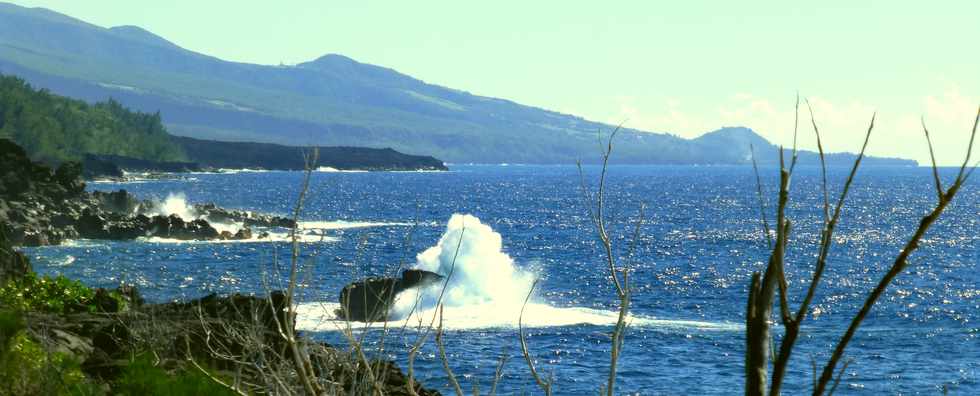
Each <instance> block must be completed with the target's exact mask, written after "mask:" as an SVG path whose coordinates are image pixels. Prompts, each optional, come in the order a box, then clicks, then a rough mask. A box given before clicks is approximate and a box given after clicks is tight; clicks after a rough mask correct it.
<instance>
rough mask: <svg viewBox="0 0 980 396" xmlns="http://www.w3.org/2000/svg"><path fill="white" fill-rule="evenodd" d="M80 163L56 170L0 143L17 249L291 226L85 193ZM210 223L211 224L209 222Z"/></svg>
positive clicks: (220, 236) (1, 217)
mask: <svg viewBox="0 0 980 396" xmlns="http://www.w3.org/2000/svg"><path fill="white" fill-rule="evenodd" d="M82 174H83V169H82V165H81V164H79V163H77V162H65V163H63V164H61V165H59V166H58V167H57V168H54V169H52V168H51V167H49V166H47V165H44V164H41V163H36V162H33V161H31V160H30V158H29V157H28V156H27V153H26V152H25V151H24V150H23V149H22V148H21V147H20V146H18V145H17V144H15V143H13V142H11V141H10V140H7V139H0V222H3V223H4V224H6V225H7V229H8V230H9V235H8V238H9V241H10V243H11V244H13V245H15V246H17V245H21V246H44V245H59V244H61V243H63V242H64V241H67V240H71V239H77V238H83V239H104V240H129V239H135V238H140V237H159V238H169V239H179V240H204V241H206V240H243V239H252V238H253V237H259V238H261V237H263V236H264V235H262V234H259V235H253V233H252V230H251V227H253V226H258V227H287V228H290V227H293V226H294V225H295V223H294V222H293V220H292V219H287V218H283V217H277V216H270V215H263V214H255V213H252V212H246V211H236V210H228V209H223V208H220V207H217V206H215V205H213V204H205V205H195V206H194V210H195V211H196V212H197V213H198V214H199V217H198V218H197V219H182V218H181V217H180V216H177V215H169V216H166V215H162V214H158V213H156V212H155V211H154V207H155V204H154V203H153V202H150V201H145V200H144V201H141V200H139V199H137V198H136V197H134V196H133V195H132V194H130V193H128V192H126V191H125V190H119V191H115V192H101V191H95V192H87V191H85V183H84V182H83V181H82ZM209 220H210V222H209ZM211 222H221V223H225V222H235V223H240V224H242V225H243V226H242V228H241V229H239V230H237V232H235V233H232V232H229V231H223V232H222V231H219V230H218V229H217V228H215V227H214V226H213V225H212V224H211Z"/></svg>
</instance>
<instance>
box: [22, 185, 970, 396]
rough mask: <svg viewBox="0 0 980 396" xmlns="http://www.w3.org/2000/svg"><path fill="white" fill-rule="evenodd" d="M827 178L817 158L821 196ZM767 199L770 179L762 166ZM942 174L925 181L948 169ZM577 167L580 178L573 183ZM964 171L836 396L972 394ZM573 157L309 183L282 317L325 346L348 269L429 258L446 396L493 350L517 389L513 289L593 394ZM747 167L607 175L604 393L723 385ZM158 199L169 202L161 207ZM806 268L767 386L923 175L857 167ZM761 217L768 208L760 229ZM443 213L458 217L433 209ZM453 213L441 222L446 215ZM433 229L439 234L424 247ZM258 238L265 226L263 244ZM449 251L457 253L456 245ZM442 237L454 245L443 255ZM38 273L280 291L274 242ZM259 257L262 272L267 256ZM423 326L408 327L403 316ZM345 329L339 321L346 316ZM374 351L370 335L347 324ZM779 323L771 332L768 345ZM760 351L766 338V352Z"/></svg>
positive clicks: (221, 196)
mask: <svg viewBox="0 0 980 396" xmlns="http://www.w3.org/2000/svg"><path fill="white" fill-rule="evenodd" d="M847 170H848V169H843V168H831V169H830V175H829V179H830V184H831V194H835V193H836V192H837V191H839V188H840V186H841V185H842V184H843V179H844V177H845V176H846V172H847ZM761 172H762V176H763V181H764V184H765V190H766V198H767V199H768V200H769V202H770V204H772V203H774V199H775V192H776V191H775V184H776V182H777V177H778V175H777V169H774V168H763V169H761ZM953 173H954V172H953V170H952V169H945V170H944V171H943V174H944V175H945V176H947V179H949V178H951V177H952V174H953ZM597 175H598V169H597V168H595V167H586V168H585V181H586V184H587V185H589V186H592V187H594V183H595V180H596V177H597ZM301 177H302V175H301V173H298V172H261V173H259V172H241V173H233V174H193V175H188V176H186V179H183V180H162V181H144V182H134V183H122V184H114V183H95V184H90V185H89V188H90V189H98V190H115V189H119V188H124V189H127V190H129V191H132V192H134V193H136V194H137V195H138V196H140V197H144V198H156V199H159V200H161V201H168V202H167V203H166V204H164V205H162V207H169V208H170V209H173V211H179V208H176V209H174V207H175V206H180V205H181V203H182V202H190V203H204V202H214V203H216V204H218V205H221V206H224V207H229V208H237V209H246V210H254V211H258V212H266V213H276V214H287V213H289V212H290V211H291V209H292V207H293V205H294V203H295V199H296V197H297V193H298V189H299V186H300V181H301ZM819 180H820V174H819V169H817V168H806V167H803V168H799V169H797V174H796V175H795V176H794V179H793V185H792V187H793V194H792V202H791V207H790V211H789V214H790V216H791V219H792V220H793V221H794V223H793V233H792V236H791V238H790V247H791V249H790V251H789V254H788V261H787V262H788V264H787V271H788V276H789V284H790V294H791V297H792V301H793V305H794V306H795V305H797V304H798V302H799V301H800V300H801V299H802V296H803V293H804V290H805V289H804V288H805V286H806V284H807V283H808V279H809V278H810V274H811V272H812V269H813V265H814V261H815V256H816V254H817V251H816V246H815V244H816V242H817V240H818V238H819V232H820V226H821V210H822V208H821V205H822V202H823V201H822V196H821V194H820V188H819V184H818V181H819ZM978 183H980V179H975V180H972V181H971V182H970V183H969V184H968V185H967V186H966V188H964V189H963V190H962V192H961V193H960V195H959V196H958V197H957V198H956V200H955V201H954V202H953V204H952V205H951V206H950V207H949V209H948V210H947V212H946V213H945V214H944V216H943V217H942V218H941V220H940V221H939V222H938V223H937V224H936V225H935V226H934V227H933V228H932V230H930V232H929V233H928V234H927V237H926V240H925V241H923V243H922V246H921V248H920V249H919V250H917V251H916V252H915V253H914V254H913V255H912V257H911V265H910V267H909V268H908V269H907V270H906V271H905V272H904V273H903V274H902V275H901V276H900V277H899V278H898V279H897V280H896V282H895V283H894V284H893V285H892V286H890V287H889V289H888V291H887V293H886V294H885V295H884V296H883V298H882V299H881V300H880V302H879V304H878V305H877V306H876V307H875V309H874V311H873V312H872V313H871V315H870V317H869V318H868V320H867V321H866V322H865V323H864V325H863V326H862V327H861V329H860V331H859V332H858V334H857V336H856V337H855V339H854V340H853V342H852V343H851V346H850V347H849V348H848V349H847V352H846V356H845V359H852V360H853V361H852V363H850V365H849V366H848V368H847V370H846V372H845V373H844V375H843V380H842V383H841V386H840V389H839V390H838V393H839V394H867V395H872V394H874V395H877V394H941V392H942V389H943V387H944V386H945V387H948V389H949V391H950V393H951V394H965V395H975V394H980V264H978V263H980V188H978ZM581 184H582V179H581V178H580V177H579V174H578V171H577V169H576V168H575V167H574V166H497V165H494V166H489V165H456V166H451V171H450V172H443V173H416V172H404V173H398V172H390V173H388V172H385V173H340V172H318V173H315V174H314V175H313V179H312V185H311V189H310V194H309V200H308V202H307V205H306V209H305V210H304V211H303V214H302V220H304V221H305V222H306V223H304V226H305V227H306V228H307V230H306V231H305V232H304V240H305V241H306V242H305V243H303V245H302V247H303V253H302V254H303V260H302V262H303V263H304V271H303V273H302V275H301V279H302V282H303V289H304V290H303V293H302V299H301V300H302V302H303V304H302V305H301V306H300V308H301V311H300V312H301V317H300V327H301V328H302V329H304V330H305V331H306V332H307V333H308V334H311V335H312V336H314V337H318V338H320V339H322V340H325V341H327V342H330V343H332V344H335V345H338V346H346V341H345V338H344V337H343V336H342V335H341V331H340V330H338V329H339V328H341V327H342V325H341V324H340V322H337V321H334V320H332V311H333V309H335V308H336V307H337V303H336V302H337V296H338V294H339V291H340V289H341V288H342V287H343V286H344V285H345V284H347V283H348V282H350V281H352V280H354V279H358V278H362V277H365V276H369V275H385V274H396V273H397V272H398V270H399V269H403V268H411V267H416V266H418V267H421V268H427V269H433V270H439V269H440V268H444V265H445V264H446V259H447V257H449V258H451V257H453V256H456V264H455V265H456V267H455V268H456V269H457V270H458V272H457V274H458V277H457V275H454V282H453V285H452V289H451V290H448V291H447V296H446V298H447V309H446V311H445V319H444V321H445V328H446V335H445V341H446V348H447V352H448V355H449V360H450V361H451V366H452V368H453V370H454V372H455V373H456V375H457V377H459V378H460V381H461V382H462V386H463V388H464V389H472V388H473V386H474V384H477V385H478V386H479V387H480V389H481V390H482V391H483V393H486V391H488V390H489V386H490V383H491V382H492V379H493V373H494V371H495V369H496V367H497V364H498V361H499V359H500V357H501V356H508V357H510V359H509V360H507V361H506V363H505V364H504V366H503V370H504V377H503V380H502V382H501V384H500V387H499V388H498V393H500V394H522V393H529V394H538V393H539V390H538V389H537V388H536V387H535V386H534V383H533V380H532V379H531V377H530V375H529V374H528V370H527V366H526V364H525V362H524V360H523V358H521V357H520V356H521V355H520V344H519V341H518V337H517V328H516V326H515V323H516V320H517V316H518V315H519V310H520V305H521V303H522V302H523V299H524V293H526V292H527V287H528V285H529V283H530V280H531V279H532V278H538V279H540V281H539V283H538V286H537V289H536V290H535V293H534V295H533V297H532V299H531V304H529V306H528V311H527V312H526V313H525V318H524V321H525V323H527V326H528V329H527V330H528V334H529V338H528V341H529V346H530V349H531V353H532V354H533V355H534V357H535V360H536V361H537V364H538V368H539V370H541V372H542V373H544V374H549V373H552V374H553V376H554V381H555V393H556V394H562V395H565V394H569V395H577V394H596V393H597V391H598V390H599V388H600V387H601V386H602V384H604V383H605V375H606V374H605V373H606V370H607V367H608V362H609V354H608V350H609V336H608V335H609V332H610V330H611V324H612V323H613V322H614V321H615V313H614V310H615V309H616V308H617V305H616V304H617V300H616V298H615V292H614V290H613V287H612V285H611V283H610V282H609V277H608V271H607V269H606V267H605V266H604V261H603V253H602V251H601V250H600V249H599V244H598V243H597V239H596V237H595V233H594V230H593V227H592V223H591V221H590V220H589V216H588V207H587V206H586V204H585V203H584V201H583V194H582V189H581ZM755 191H756V187H755V177H754V175H753V173H752V169H751V167H687V166H684V167H679V166H614V167H612V168H611V169H610V173H609V177H608V195H607V199H608V202H607V213H608V215H609V219H610V222H611V224H612V234H613V235H614V243H615V249H616V252H617V254H618V255H620V256H624V255H625V254H626V251H627V248H628V246H629V245H630V243H631V241H632V239H633V238H632V234H633V232H632V228H630V227H631V226H632V225H633V224H635V222H636V221H637V220H639V219H640V218H639V216H638V215H639V214H638V208H639V205H640V204H644V205H645V207H646V209H645V214H644V216H643V218H642V220H643V222H642V226H641V228H640V232H639V234H638V239H637V241H636V247H635V251H634V255H633V261H632V271H633V272H632V275H633V278H632V279H633V283H632V287H633V290H634V303H633V311H632V314H633V317H632V319H631V324H630V328H629V332H628V335H627V336H626V339H625V352H624V356H623V358H622V360H621V362H620V371H619V372H620V375H619V382H618V390H619V391H620V392H622V393H624V394H625V393H630V394H637V393H638V394H739V393H742V385H743V351H744V338H743V326H742V323H743V321H744V316H745V313H744V311H745V306H746V289H747V287H748V283H749V279H750V276H751V274H752V272H753V271H761V270H762V269H763V265H764V262H765V261H766V259H767V257H768V253H769V252H768V250H767V248H766V242H765V239H764V237H763V236H762V233H761V231H760V228H761V225H760V220H759V203H758V197H757V195H756V192H755ZM168 197H170V200H167V198H168ZM847 202H848V204H847V206H846V209H845V210H844V212H843V216H842V219H841V222H840V225H839V227H838V231H837V233H836V237H835V244H834V246H833V248H832V251H831V254H830V259H829V264H828V267H827V273H826V275H825V279H824V281H823V283H822V284H821V286H820V288H819V290H818V292H817V296H816V299H815V303H814V305H813V307H812V311H811V314H812V315H811V316H809V317H808V318H807V321H806V322H805V324H804V326H803V334H802V336H801V338H800V340H799V342H798V347H797V349H796V350H795V353H794V355H793V360H792V362H791V364H790V370H789V373H788V375H787V381H788V386H787V387H786V388H787V389H786V391H787V392H786V393H787V394H800V393H808V392H809V390H810V389H811V385H812V362H813V361H815V362H816V363H817V365H818V367H820V368H822V366H823V364H824V363H825V362H826V359H827V357H828V356H829V353H830V351H831V350H832V348H833V345H834V344H835V343H836V341H837V339H838V337H839V336H840V334H841V333H842V332H843V330H844V329H845V328H846V325H847V323H848V322H849V321H850V319H851V317H852V316H853V315H854V314H855V313H856V312H857V310H858V307H859V306H860V305H861V304H862V303H863V301H864V298H865V297H866V296H867V293H868V291H869V290H870V289H871V288H872V287H873V285H874V284H875V283H876V282H877V281H878V279H879V278H880V276H881V275H882V274H883V273H884V270H885V268H887V267H888V266H889V265H890V264H891V262H892V260H893V259H894V258H895V256H896V255H897V254H898V252H899V249H901V247H902V245H903V244H904V243H905V241H906V240H907V238H908V237H909V236H910V235H911V234H912V231H913V230H914V228H915V227H916V226H917V224H918V221H919V219H920V217H921V216H922V215H923V214H925V213H926V212H927V211H928V210H929V209H931V207H932V206H933V205H934V203H935V193H934V189H933V186H932V179H931V171H930V170H929V169H927V168H865V169H862V170H861V171H860V172H859V174H858V179H857V181H856V182H855V185H854V187H853V190H852V194H851V196H850V197H849V199H848V201H847ZM773 212H774V210H773V209H772V208H771V207H770V209H769V213H768V214H767V216H768V218H769V219H770V221H771V220H772V219H773V218H774V213H773ZM454 214H461V215H470V216H455V217H454V216H453V215H454ZM451 219H452V221H451ZM444 234H445V235H444ZM274 236H275V235H274ZM460 239H462V242H460ZM455 247H459V249H457V250H459V252H454V251H452V250H454V249H453V248H455ZM27 252H28V253H29V254H30V256H31V257H32V259H33V261H34V263H35V268H36V269H37V270H38V271H39V272H42V273H50V274H65V275H67V276H70V277H73V278H78V279H81V280H82V281H84V282H85V283H87V284H89V285H91V286H103V287H114V286H117V285H119V284H120V283H131V284H136V285H138V286H139V287H140V288H141V290H142V292H143V293H144V295H145V296H146V297H148V299H149V300H151V301H169V300H174V299H186V298H193V297H200V296H202V295H205V294H208V293H212V292H217V293H233V292H242V293H263V292H264V291H266V290H268V289H275V288H279V287H280V285H281V283H279V278H280V277H279V276H277V274H281V273H282V272H281V270H282V268H281V267H282V266H283V263H284V262H288V256H287V255H288V244H286V243H285V242H282V241H281V238H280V239H279V240H278V241H271V242H270V241H265V242H244V243H217V242H215V243H174V242H172V241H160V240H154V241H132V242H103V241H73V242H72V243H70V244H68V245H66V246H59V247H43V248H33V249H27ZM277 262H278V263H279V264H278V266H277V264H276V263H277ZM423 316H424V315H423ZM417 325H418V321H417V319H409V320H407V321H404V322H394V323H392V324H391V325H390V326H389V331H388V334H387V336H386V337H385V340H384V346H385V350H384V352H383V355H384V357H386V358H390V359H393V360H396V361H397V362H398V364H399V365H400V366H402V367H404V366H405V359H406V354H405V351H406V349H407V345H409V344H411V343H412V342H414V341H415V339H416V337H417V336H418V332H417V331H416V330H414V327H415V326H417ZM356 327H357V326H356ZM364 332H366V336H365V337H366V338H365V339H366V340H368V343H369V344H371V345H373V348H377V346H378V345H379V343H378V342H377V341H378V340H379V337H380V336H381V335H382V333H383V332H384V329H382V328H377V327H375V328H372V329H367V330H365V329H360V328H357V329H355V335H358V336H360V335H362V334H364ZM780 332H781V330H780V329H779V328H778V326H777V328H776V330H775V333H776V334H777V336H778V335H779V333H780ZM777 345H778V341H777ZM438 356H439V355H438V353H437V352H436V349H435V347H434V345H433V341H432V339H431V338H430V339H429V341H428V343H427V344H426V346H425V347H424V349H423V352H422V353H420V354H419V355H418V358H417V362H416V374H417V376H418V377H419V380H420V381H421V382H423V383H424V384H426V385H428V386H431V387H436V388H439V389H440V390H442V391H443V392H444V393H450V392H451V389H450V388H449V387H448V383H447V380H446V375H445V373H444V372H443V370H442V365H441V361H440V360H439V357H438Z"/></svg>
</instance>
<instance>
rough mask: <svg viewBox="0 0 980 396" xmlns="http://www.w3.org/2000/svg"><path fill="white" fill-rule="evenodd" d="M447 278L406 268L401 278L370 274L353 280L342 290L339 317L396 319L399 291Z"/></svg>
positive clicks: (359, 319) (354, 319)
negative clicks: (395, 306) (365, 277)
mask: <svg viewBox="0 0 980 396" xmlns="http://www.w3.org/2000/svg"><path fill="white" fill-rule="evenodd" d="M442 279H443V276H442V275H439V274H437V273H435V272H430V271H424V270H417V269H411V270H405V271H404V272H402V276H401V278H367V279H362V280H359V281H357V282H354V283H351V284H349V285H347V286H345V287H344V289H343V290H341V291H340V308H339V309H337V312H336V314H337V317H339V318H343V319H347V320H353V321H358V322H380V321H383V320H391V319H396V318H394V317H392V315H391V314H392V313H391V308H392V306H393V305H394V303H395V299H396V298H397V297H398V293H401V292H403V291H405V290H408V289H412V288H421V287H425V286H428V285H431V284H434V283H436V282H439V281H441V280H442Z"/></svg>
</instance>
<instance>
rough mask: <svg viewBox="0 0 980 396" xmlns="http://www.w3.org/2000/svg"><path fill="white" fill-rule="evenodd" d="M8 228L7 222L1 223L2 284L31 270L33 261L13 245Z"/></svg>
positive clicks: (0, 255) (0, 271) (0, 274)
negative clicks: (9, 238) (8, 237)
mask: <svg viewBox="0 0 980 396" xmlns="http://www.w3.org/2000/svg"><path fill="white" fill-rule="evenodd" d="M6 228H7V226H6V225H5V224H0V284H2V283H6V282H7V281H8V280H10V279H17V278H20V277H22V276H24V275H26V274H27V273H29V272H31V262H30V261H29V260H27V256H24V254H23V253H20V252H18V251H15V250H14V248H13V246H11V244H10V241H9V240H8V239H7V229H6Z"/></svg>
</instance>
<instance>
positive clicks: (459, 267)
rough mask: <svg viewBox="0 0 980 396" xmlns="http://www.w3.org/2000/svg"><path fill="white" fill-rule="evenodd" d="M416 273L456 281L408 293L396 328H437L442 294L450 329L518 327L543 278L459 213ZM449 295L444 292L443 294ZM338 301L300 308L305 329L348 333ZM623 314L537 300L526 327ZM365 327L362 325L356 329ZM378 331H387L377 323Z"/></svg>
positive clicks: (651, 322) (610, 319) (656, 322)
mask: <svg viewBox="0 0 980 396" xmlns="http://www.w3.org/2000/svg"><path fill="white" fill-rule="evenodd" d="M414 268H416V269H423V270H427V271H432V272H436V273H438V274H440V275H443V276H445V277H447V278H448V281H446V282H440V283H437V284H434V285H431V286H429V287H427V288H424V289H415V290H409V291H405V292H402V293H400V294H399V295H398V299H397V300H396V302H395V305H394V307H393V308H392V312H391V314H392V317H393V318H397V319H393V320H392V321H391V322H389V323H388V324H387V325H388V326H389V327H402V326H405V327H409V328H416V327H418V326H419V325H420V324H421V325H422V326H423V327H425V326H428V325H429V324H430V323H432V322H433V316H434V315H436V312H437V303H438V301H439V298H440V294H443V296H442V303H443V306H444V309H443V316H444V317H443V326H444V327H445V328H447V329H453V330H470V329H489V328H515V327H517V325H518V318H519V317H520V314H521V308H522V307H523V306H524V301H525V298H526V297H527V296H528V293H529V292H530V291H531V285H532V284H533V282H534V279H535V278H536V275H535V274H534V273H533V272H531V271H529V270H527V269H523V268H520V267H518V266H517V265H516V263H515V262H514V260H513V259H512V258H511V257H510V256H509V255H508V254H507V253H505V252H504V249H503V238H502V236H501V235H500V234H499V233H497V232H495V231H494V230H493V229H491V227H490V226H488V225H486V224H483V223H482V222H481V221H480V219H478V218H476V217H474V216H471V215H461V214H455V215H453V216H452V217H451V218H450V219H449V222H448V224H447V226H446V230H445V232H444V233H443V235H442V237H441V238H440V239H439V242H438V243H437V244H436V245H435V246H432V247H430V248H428V249H426V250H425V251H423V252H422V253H419V254H418V256H417V257H416V263H415V266H414ZM444 287H445V291H444V292H443V288H444ZM337 308H340V304H339V303H336V302H313V303H305V304H300V305H299V306H298V307H297V313H298V321H297V327H298V328H300V329H302V330H307V331H333V330H338V329H343V328H345V327H346V326H347V323H346V322H345V321H343V320H340V319H338V318H336V317H335V315H334V312H335V311H336V310H337ZM617 319H618V312H615V311H610V310H601V309H593V308H585V307H556V306H553V305H551V304H548V303H547V302H544V301H541V300H540V299H539V298H536V297H535V296H533V295H532V296H531V299H530V301H528V303H527V306H526V307H524V316H523V320H522V323H523V324H524V325H525V326H528V327H551V326H570V325H578V324H586V325H598V326H611V325H614V324H615V323H616V321H617ZM628 321H629V323H630V325H631V326H644V327H647V326H653V327H662V328H684V329H702V330H723V331H724V330H737V329H739V328H740V326H739V325H737V324H728V323H712V322H703V321H688V320H664V319H655V318H650V317H643V316H630V317H629V318H628ZM361 326H364V325H363V324H357V325H356V327H361ZM370 326H371V327H378V326H384V324H383V323H374V324H371V325H370Z"/></svg>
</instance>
